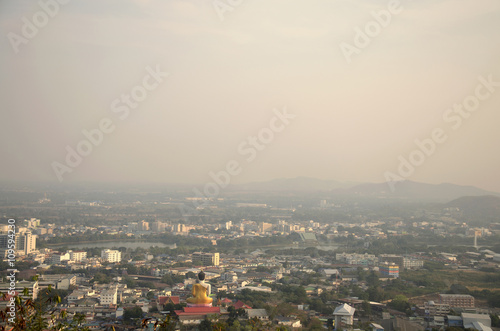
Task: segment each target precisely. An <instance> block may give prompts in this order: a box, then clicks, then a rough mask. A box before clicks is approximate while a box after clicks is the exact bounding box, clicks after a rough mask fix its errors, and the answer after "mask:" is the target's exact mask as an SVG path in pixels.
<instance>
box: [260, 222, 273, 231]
mask: <svg viewBox="0 0 500 331" xmlns="http://www.w3.org/2000/svg"><path fill="white" fill-rule="evenodd" d="M272 228H273V225H272V224H271V223H266V222H260V223H259V232H260V233H264V232H267V231H271V230H272Z"/></svg>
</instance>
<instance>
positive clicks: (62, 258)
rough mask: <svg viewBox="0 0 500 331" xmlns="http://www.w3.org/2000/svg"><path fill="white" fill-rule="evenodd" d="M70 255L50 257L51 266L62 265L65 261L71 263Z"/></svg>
mask: <svg viewBox="0 0 500 331" xmlns="http://www.w3.org/2000/svg"><path fill="white" fill-rule="evenodd" d="M69 258H70V255H69V253H54V254H52V256H51V257H50V261H49V263H50V264H61V263H62V262H63V261H69Z"/></svg>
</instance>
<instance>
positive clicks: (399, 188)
mask: <svg viewBox="0 0 500 331" xmlns="http://www.w3.org/2000/svg"><path fill="white" fill-rule="evenodd" d="M391 185H392V188H391ZM391 185H389V184H388V183H364V184H359V183H349V182H347V183H343V182H338V181H334V180H321V179H317V178H308V177H297V178H281V179H274V180H271V181H266V182H254V183H249V184H244V185H234V186H232V189H233V190H238V191H254V192H257V191H266V192H271V191H275V192H283V191H289V192H290V191H291V192H317V191H323V192H330V193H332V194H335V195H345V196H352V197H354V196H359V197H367V198H370V197H371V198H377V199H404V200H418V201H428V202H440V203H445V202H449V201H451V200H454V199H457V198H460V197H473V196H485V195H489V196H496V197H500V193H498V192H490V191H486V190H483V189H479V188H477V187H474V186H462V185H455V184H448V183H443V184H437V185H436V184H425V183H418V182H413V181H409V180H406V181H400V182H393V183H392V184H391Z"/></svg>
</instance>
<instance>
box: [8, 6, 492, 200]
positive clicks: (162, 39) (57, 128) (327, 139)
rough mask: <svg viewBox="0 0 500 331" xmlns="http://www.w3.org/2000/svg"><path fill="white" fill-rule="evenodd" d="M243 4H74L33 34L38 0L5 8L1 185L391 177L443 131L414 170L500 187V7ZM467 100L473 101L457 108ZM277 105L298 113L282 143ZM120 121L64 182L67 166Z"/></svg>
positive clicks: (423, 177)
mask: <svg viewBox="0 0 500 331" xmlns="http://www.w3.org/2000/svg"><path fill="white" fill-rule="evenodd" d="M224 3H226V2H224ZM233 3H234V4H235V5H234V6H230V9H228V8H229V7H227V6H228V5H226V7H220V6H219V7H217V6H216V2H211V1H201V0H183V1H180V0H172V1H155V0H150V1H148V0H136V1H132V0H119V1H118V0H116V1H106V2H105V3H103V2H101V1H76V0H74V1H69V2H67V3H64V4H63V2H62V1H61V3H60V5H59V8H57V10H56V9H54V8H52V10H53V12H54V15H53V17H50V19H49V20H48V22H47V23H46V24H40V27H36V25H35V30H37V31H36V33H35V32H33V31H31V34H32V35H30V34H29V33H28V35H25V34H26V33H27V31H28V32H29V30H30V28H29V27H25V26H24V25H26V23H25V22H26V21H24V20H23V17H25V18H26V20H28V21H29V22H33V15H35V14H36V13H37V12H39V11H41V10H43V9H42V8H41V7H40V5H39V3H37V2H33V1H24V0H19V1H2V2H1V3H0V32H1V34H2V35H3V36H4V38H2V39H1V41H0V50H1V51H0V86H1V89H0V109H1V110H0V111H1V114H2V120H1V124H0V125H1V127H0V153H1V155H2V165H1V167H0V169H1V171H0V180H28V181H54V182H58V181H59V180H58V179H61V178H62V180H63V181H64V182H69V183H71V182H79V181H95V182H99V181H111V182H154V183H171V182H177V183H204V182H207V181H209V180H211V178H210V176H209V172H211V171H212V172H218V171H221V170H224V169H226V166H227V163H228V162H229V161H231V160H235V161H236V162H237V163H238V165H239V166H240V168H241V171H240V172H239V173H238V174H237V175H235V176H232V178H231V183H247V182H253V181H264V180H270V179H274V178H283V177H285V178H286V177H289V178H291V177H298V176H306V177H315V178H320V179H334V180H338V181H353V182H383V181H385V180H386V178H385V176H384V174H385V173H386V172H391V173H393V174H396V175H398V176H400V175H401V174H400V173H399V172H398V167H399V166H400V163H401V161H400V159H399V157H400V156H401V157H403V158H405V159H406V160H408V158H409V156H410V154H411V153H412V152H413V151H415V150H418V149H419V147H418V145H417V144H416V143H415V140H419V141H420V142H422V141H427V142H428V139H432V137H433V130H435V129H440V130H441V132H438V133H439V134H438V135H437V136H439V137H440V138H438V140H441V142H436V141H435V142H434V144H435V148H431V147H428V152H429V153H424V152H425V151H422V153H424V154H421V155H425V157H424V159H423V161H422V162H421V165H419V166H416V167H415V169H414V171H411V172H409V175H408V176H401V177H403V178H404V179H409V180H412V181H418V182H425V183H434V184H437V183H443V182H449V183H455V184H460V185H473V186H477V187H479V188H482V189H486V190H491V191H496V192H499V191H500V180H499V179H500V178H499V175H498V168H499V166H500V155H499V154H498V153H497V152H496V150H497V149H498V141H499V138H500V136H499V134H500V133H499V132H500V131H499V130H498V128H497V126H498V123H499V120H500V113H499V112H498V108H499V106H500V93H499V89H500V87H499V83H498V82H500V70H499V67H498V58H499V56H500V43H498V31H499V30H500V19H499V18H500V17H499V16H500V3H499V2H498V1H494V0H479V1H470V0H460V1H456V0H455V1H400V2H399V5H398V6H396V7H397V9H395V8H396V7H394V8H392V9H391V7H390V5H389V2H388V1H368V0H366V1H365V0H353V1H339V0H336V1H333V0H329V1H323V0H322V1H315V2H313V3H311V2H306V1H296V0H286V1H285V0H276V1H264V0H247V1H241V2H236V1H235V2H233ZM236 3H237V4H236ZM381 11H385V12H388V13H390V17H385V18H384V16H383V15H381V14H380V13H381ZM373 13H375V14H373ZM377 13H378V14H377ZM377 15H378V16H377ZM377 19H378V20H379V21H380V22H382V23H383V24H382V23H380V26H381V27H380V26H379V30H380V31H377V30H376V31H375V32H372V33H371V34H372V36H371V37H370V36H368V37H366V36H365V39H369V41H366V40H365V42H366V43H367V45H365V46H364V47H357V46H356V42H358V44H359V43H360V42H361V41H363V37H359V36H358V37H356V34H357V32H356V31H359V30H357V29H358V28H359V29H360V30H362V31H365V27H366V25H367V24H368V23H370V22H377ZM384 20H385V21H384ZM384 22H385V23H384ZM42 23H43V22H42ZM31 24H34V23H31ZM383 25H385V26H383ZM23 31H24V32H23ZM377 32H378V33H377ZM23 33H24V34H23ZM13 34H15V35H16V36H17V37H16V36H14V35H13ZM16 38H17V39H16ZM19 38H23V39H19ZM356 38H357V39H356ZM20 40H22V41H20ZM356 40H357V41H356ZM360 40H361V41H360ZM347 44H348V45H350V46H346V45H347ZM358 46H359V45H358ZM346 47H347V48H346ZM349 47H351V48H349ZM352 47H356V49H357V51H352ZM346 50H347V51H346ZM167 73H168V74H167ZM148 75H149V76H148ZM145 80H146V84H149V85H148V86H149V87H150V88H148V89H146V90H145V91H146V94H147V95H146V96H144V98H143V99H142V96H141V101H140V102H137V103H135V104H133V106H132V105H131V104H129V105H128V106H127V103H126V102H125V101H124V99H122V95H123V94H129V95H130V94H131V92H132V91H133V90H134V88H135V87H136V86H143V83H144V81H145ZM485 82H486V83H485ZM485 84H486V85H485ZM153 85H154V87H153ZM478 86H482V87H480V88H479V87H478ZM478 88H479V89H480V91H479V95H480V96H482V97H481V98H479V97H477V98H476V100H478V104H477V105H475V104H474V100H472V99H470V98H469V99H467V97H469V96H475V95H477V93H478V92H477V89H478ZM465 100H468V101H470V102H472V104H470V105H469V106H470V107H471V108H474V110H473V111H467V110H465V111H464V110H462V113H458V112H454V111H453V112H447V111H448V109H454V108H453V107H454V105H455V104H462V103H463V102H466V101H465ZM471 100H472V101H471ZM118 107H125V108H121V110H120V109H119V108H118ZM276 112H281V113H283V112H286V113H288V114H292V115H293V118H292V116H291V115H290V119H289V121H288V122H289V123H285V122H276V123H278V124H279V129H280V130H272V136H269V128H270V122H271V121H272V120H273V117H276V116H277V115H276ZM106 118H107V119H109V120H110V123H107V124H108V125H109V126H110V127H111V126H112V127H113V130H111V129H109V133H104V134H103V136H102V139H101V140H100V141H99V143H98V144H94V145H92V150H91V152H90V153H89V154H88V155H86V156H84V157H82V160H81V162H79V163H78V165H77V166H75V167H70V168H71V172H64V174H62V175H61V178H58V176H57V171H55V170H54V162H57V163H59V164H61V165H64V166H67V162H66V158H67V155H68V150H67V147H69V148H71V149H73V150H76V148H77V146H78V144H79V143H80V142H82V141H83V140H85V139H87V138H86V136H85V135H84V134H83V133H82V131H83V130H88V131H89V132H90V131H92V130H95V129H97V128H99V126H100V123H101V121H102V120H103V119H106ZM280 123H282V124H283V125H281V124H280ZM271 129H273V128H272V127H271ZM262 130H267V131H266V133H263V135H265V134H267V136H265V140H266V143H264V144H262V142H261V144H260V145H261V147H259V148H257V147H252V146H254V145H251V142H250V140H249V138H248V137H253V136H257V137H258V135H259V133H261V132H262ZM96 137H97V136H96ZM96 139H97V138H96ZM242 144H243V146H241V145H242ZM255 146H257V145H255ZM428 146H430V145H428ZM87 147H88V146H87ZM245 148H246V150H247V152H246V153H244V152H242V150H245ZM249 149H253V150H254V151H253V152H251V151H249ZM428 154H429V155H428ZM417 156H418V155H417ZM419 162H420V161H419Z"/></svg>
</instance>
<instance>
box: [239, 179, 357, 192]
mask: <svg viewBox="0 0 500 331" xmlns="http://www.w3.org/2000/svg"><path fill="white" fill-rule="evenodd" d="M353 185H355V183H349V182H346V183H344V182H339V181H336V180H323V179H317V178H310V177H296V178H278V179H273V180H270V181H264V182H253V183H248V184H241V185H233V186H232V187H231V188H232V189H233V190H241V191H276V192H280V191H331V190H334V189H340V188H349V187H352V186H353Z"/></svg>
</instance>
